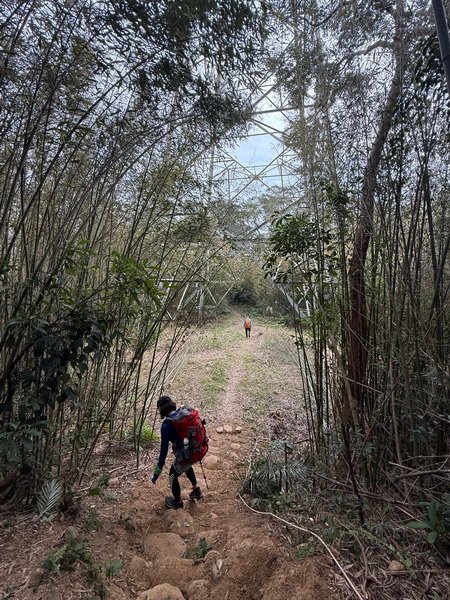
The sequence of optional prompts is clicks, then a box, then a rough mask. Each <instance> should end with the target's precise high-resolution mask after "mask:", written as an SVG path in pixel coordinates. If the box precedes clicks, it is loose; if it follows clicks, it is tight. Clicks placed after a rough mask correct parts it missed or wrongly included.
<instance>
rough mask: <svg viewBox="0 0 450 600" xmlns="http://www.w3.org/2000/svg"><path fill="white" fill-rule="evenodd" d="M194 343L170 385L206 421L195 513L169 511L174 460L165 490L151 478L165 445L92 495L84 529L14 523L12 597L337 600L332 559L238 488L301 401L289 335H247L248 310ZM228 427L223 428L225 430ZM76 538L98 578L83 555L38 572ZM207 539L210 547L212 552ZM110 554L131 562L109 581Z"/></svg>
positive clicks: (7, 593)
mask: <svg viewBox="0 0 450 600" xmlns="http://www.w3.org/2000/svg"><path fill="white" fill-rule="evenodd" d="M189 343H191V347H190V349H189V352H184V353H180V355H179V359H178V360H179V361H180V362H179V364H178V366H177V368H176V369H175V370H174V372H175V373H176V375H175V376H174V377H173V379H172V381H171V382H170V383H169V385H168V387H167V390H166V392H167V393H170V394H171V395H172V396H173V398H174V399H175V400H176V401H178V402H180V399H181V401H182V402H189V403H192V404H196V405H199V406H200V408H201V410H202V413H203V414H205V415H206V416H207V419H208V431H209V435H210V451H209V453H208V456H207V457H206V460H205V461H204V474H205V476H206V479H207V482H208V489H206V484H205V481H204V479H203V475H202V471H201V469H200V468H199V466H198V465H197V466H196V468H195V470H196V473H197V476H198V479H199V482H200V483H201V485H202V489H203V491H204V497H203V499H201V500H200V501H199V502H196V503H194V502H192V501H189V499H188V496H187V494H188V492H189V487H188V482H187V480H186V479H185V478H181V479H180V483H181V484H182V487H184V489H183V498H184V509H183V510H177V511H174V510H166V509H165V508H164V503H163V501H164V496H165V495H168V494H169V490H168V487H167V471H168V466H169V464H170V463H168V464H167V465H166V468H165V470H164V472H163V474H162V475H161V477H160V479H159V481H158V482H157V485H152V484H151V482H150V476H151V466H152V465H153V464H154V462H155V456H156V454H157V448H156V447H155V448H154V450H153V451H152V452H151V453H150V454H149V455H148V457H147V461H148V467H149V468H147V469H146V468H144V469H143V470H141V471H139V472H138V473H134V474H130V472H131V471H132V470H133V469H132V465H131V464H130V469H129V472H128V473H123V471H120V470H119V471H118V473H119V476H115V474H112V475H111V479H110V481H109V487H108V491H107V492H105V493H104V494H103V495H102V496H97V497H86V498H84V499H83V503H82V507H81V511H80V514H79V515H78V516H77V518H76V519H75V520H74V522H73V524H70V523H68V522H55V523H54V524H42V523H40V522H38V521H34V522H33V523H32V524H31V529H30V523H28V525H27V526H28V535H25V530H24V528H23V527H22V529H21V528H20V523H16V524H14V525H12V526H11V527H10V528H9V529H8V533H7V539H5V541H4V542H3V543H2V545H1V546H0V550H2V547H3V549H4V550H5V554H4V556H3V558H4V562H5V565H6V572H5V575H4V578H3V580H2V582H1V584H0V590H1V589H2V587H1V586H3V590H4V591H3V596H1V595H0V598H1V599H2V600H4V599H6V598H21V599H24V600H28V599H40V600H50V598H52V599H53V598H64V599H69V600H70V599H72V598H73V599H75V598H77V599H78V598H79V599H85V600H88V599H89V598H92V599H93V598H98V597H102V594H103V597H106V592H105V591H104V590H105V589H107V590H108V594H109V595H108V596H107V597H108V598H113V599H117V600H122V599H123V600H128V599H135V598H142V599H148V600H177V599H178V600H182V599H183V598H184V599H185V600H212V599H214V600H278V599H279V598H283V599H285V600H313V599H314V600H316V599H324V600H325V599H327V598H332V597H333V594H332V592H331V588H330V581H331V569H330V566H329V564H328V563H327V562H326V559H324V558H323V557H309V558H304V559H302V560H298V559H296V558H295V549H294V548H292V547H291V546H290V544H289V537H288V536H287V535H286V536H284V535H283V532H282V531H280V530H279V528H277V527H276V526H274V524H273V523H272V522H270V520H269V519H268V518H267V517H262V516H259V515H257V514H255V513H252V512H250V511H249V510H248V508H247V507H246V506H245V505H244V504H243V502H242V501H241V499H240V498H239V496H238V493H237V492H238V489H239V486H240V481H241V478H242V474H243V472H245V470H246V468H247V465H248V459H249V457H250V455H251V452H252V449H253V448H254V446H255V443H258V440H260V439H261V438H264V437H267V436H270V435H271V431H273V428H274V423H275V424H277V423H278V422H283V415H285V414H291V413H292V410H293V409H292V398H293V397H295V395H297V400H298V394H299V393H300V391H299V390H298V389H297V387H296V386H297V385H298V383H297V377H296V372H295V360H294V359H295V356H294V353H293V350H292V346H293V344H292V339H291V338H290V334H289V332H288V331H287V330H285V329H284V328H282V327H280V326H275V325H270V324H258V323H254V326H253V329H252V335H251V337H250V339H246V338H245V335H244V331H243V325H242V318H241V315H239V314H235V315H233V316H232V317H231V318H229V319H227V320H226V322H225V323H223V324H220V325H218V326H217V327H211V328H208V329H207V330H205V331H204V332H203V333H201V334H199V335H198V336H197V337H196V338H194V339H193V340H192V341H191V342H189ZM193 399H196V400H197V401H196V402H195V401H193ZM300 423H301V419H300ZM220 427H223V428H224V432H223V433H217V428H220ZM299 428H300V426H299ZM219 431H220V429H219ZM128 460H130V459H128ZM108 494H109V496H110V497H108ZM14 534H15V535H16V537H15V538H14V537H13V536H14ZM68 536H69V537H70V536H75V537H76V538H77V539H79V540H82V541H83V542H84V543H85V544H86V547H87V548H89V553H90V556H91V557H92V562H93V564H94V565H96V566H97V569H98V574H97V576H96V575H95V574H94V575H93V577H91V580H90V579H89V577H87V574H86V570H87V567H86V564H83V562H82V561H81V562H79V563H77V564H76V565H75V571H64V572H63V571H61V572H60V573H55V574H54V575H53V576H50V575H49V574H48V573H42V570H40V569H39V565H40V564H41V562H42V560H43V559H44V558H45V557H46V556H47V555H48V553H49V552H50V551H51V550H54V549H55V547H58V544H59V546H61V544H62V543H64V541H66V542H67V539H68ZM12 542H13V543H14V544H15V548H14V552H12ZM206 546H207V547H208V549H209V551H208V552H207V553H206V556H204V554H205V550H206ZM111 560H117V561H121V564H122V565H123V568H122V569H121V570H120V571H119V572H118V573H116V574H115V575H114V576H113V577H111V578H105V570H106V565H107V564H108V562H109V561H111ZM20 570H21V572H22V576H20ZM5 584H6V585H5ZM149 590H152V591H149Z"/></svg>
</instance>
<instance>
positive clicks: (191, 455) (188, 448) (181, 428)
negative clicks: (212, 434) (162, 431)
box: [166, 406, 208, 463]
mask: <svg viewBox="0 0 450 600" xmlns="http://www.w3.org/2000/svg"><path fill="white" fill-rule="evenodd" d="M166 418H167V419H169V420H170V422H171V423H172V424H173V426H174V427H175V431H176V432H177V434H178V437H179V438H180V440H182V441H183V448H182V458H183V459H184V460H188V461H189V462H191V463H196V462H199V461H200V460H202V458H203V457H204V456H205V454H206V453H207V452H208V437H207V435H206V429H205V424H204V421H202V419H201V418H200V413H199V412H198V410H195V409H193V408H190V407H189V406H181V407H180V408H179V409H178V410H177V411H176V412H175V414H173V415H171V416H170V417H166Z"/></svg>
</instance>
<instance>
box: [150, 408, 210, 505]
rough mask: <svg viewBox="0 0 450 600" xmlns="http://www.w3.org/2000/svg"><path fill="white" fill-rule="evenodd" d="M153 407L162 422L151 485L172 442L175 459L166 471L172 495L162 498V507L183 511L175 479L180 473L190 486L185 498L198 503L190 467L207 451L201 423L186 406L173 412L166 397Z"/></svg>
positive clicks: (203, 428)
mask: <svg viewBox="0 0 450 600" xmlns="http://www.w3.org/2000/svg"><path fill="white" fill-rule="evenodd" d="M156 406H157V408H158V410H159V414H160V416H161V419H164V421H163V423H162V425H161V449H160V452H159V459H158V464H157V465H156V467H155V470H154V472H153V477H152V483H156V481H157V479H158V477H159V476H160V475H161V472H162V470H163V468H164V463H165V462H166V458H167V452H168V451H169V443H170V442H172V448H173V452H174V454H175V459H174V461H173V463H172V466H171V467H170V471H169V484H170V487H171V488H172V494H173V495H172V496H167V497H166V499H165V504H166V506H167V507H168V508H174V509H178V508H183V501H182V500H181V488H180V483H179V481H178V477H179V476H180V475H182V474H183V473H184V474H185V475H186V477H187V478H188V479H189V481H190V482H191V484H192V491H191V492H190V494H189V498H190V499H191V500H199V499H200V498H201V497H202V496H203V494H202V491H201V489H200V486H199V485H198V483H197V478H196V476H195V473H194V469H193V468H192V465H193V464H195V463H197V462H200V461H201V460H202V458H203V457H204V456H205V454H206V453H207V451H208V438H207V436H206V429H205V423H204V421H202V419H201V418H200V414H199V412H198V410H195V409H193V408H190V407H189V406H181V407H180V408H178V409H177V405H176V404H175V402H173V400H172V398H171V397H170V396H161V397H160V399H159V400H158V402H157V403H156Z"/></svg>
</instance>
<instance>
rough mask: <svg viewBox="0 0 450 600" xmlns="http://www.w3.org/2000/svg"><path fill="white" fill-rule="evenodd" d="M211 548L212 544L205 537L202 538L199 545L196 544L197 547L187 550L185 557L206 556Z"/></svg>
mask: <svg viewBox="0 0 450 600" xmlns="http://www.w3.org/2000/svg"><path fill="white" fill-rule="evenodd" d="M211 548H212V546H210V545H209V544H208V543H207V541H206V540H205V538H200V541H199V542H198V544H197V546H195V548H193V549H192V550H188V551H187V552H185V555H184V557H185V558H191V559H196V558H205V556H206V555H207V554H208V552H209V551H210V550H211Z"/></svg>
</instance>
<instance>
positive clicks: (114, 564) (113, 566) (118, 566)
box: [105, 558, 123, 579]
mask: <svg viewBox="0 0 450 600" xmlns="http://www.w3.org/2000/svg"><path fill="white" fill-rule="evenodd" d="M122 569H123V561H122V560H120V558H113V559H112V560H110V561H109V562H108V564H107V565H106V569H105V572H106V577H108V578H109V579H112V578H113V577H115V576H116V575H118V574H119V573H120V571H121V570H122Z"/></svg>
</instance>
